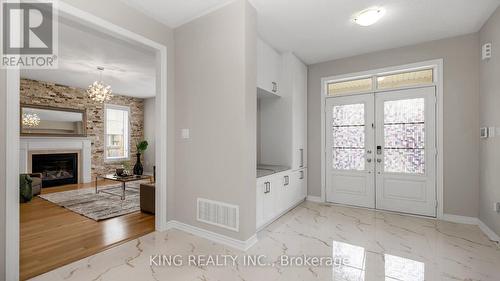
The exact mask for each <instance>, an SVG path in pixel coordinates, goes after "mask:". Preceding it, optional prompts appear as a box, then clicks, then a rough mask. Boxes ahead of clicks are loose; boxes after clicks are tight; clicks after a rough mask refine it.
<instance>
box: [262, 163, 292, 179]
mask: <svg viewBox="0 0 500 281" xmlns="http://www.w3.org/2000/svg"><path fill="white" fill-rule="evenodd" d="M286 170H290V167H287V166H279V165H261V164H259V165H257V178H262V177H265V176H269V175H272V174H277V173H279V172H283V171H286Z"/></svg>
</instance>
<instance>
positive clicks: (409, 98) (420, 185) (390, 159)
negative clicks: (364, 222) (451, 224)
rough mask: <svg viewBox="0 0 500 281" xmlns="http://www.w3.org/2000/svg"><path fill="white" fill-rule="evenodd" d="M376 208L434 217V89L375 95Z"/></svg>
mask: <svg viewBox="0 0 500 281" xmlns="http://www.w3.org/2000/svg"><path fill="white" fill-rule="evenodd" d="M375 100H376V102H375V103H376V109H375V112H376V118H375V119H376V123H375V127H376V145H377V146H376V149H375V152H376V154H375V156H376V190H377V191H376V194H377V197H376V206H377V209H383V210H389V211H398V212H403V213H410V214H418V215H424V216H431V217H435V216H436V152H437V150H436V135H435V134H436V133H435V132H436V125H435V124H436V117H435V116H436V102H435V101H436V98H435V88H434V87H427V88H418V89H409V90H401V91H391V92H384V93H378V94H376V98H375Z"/></svg>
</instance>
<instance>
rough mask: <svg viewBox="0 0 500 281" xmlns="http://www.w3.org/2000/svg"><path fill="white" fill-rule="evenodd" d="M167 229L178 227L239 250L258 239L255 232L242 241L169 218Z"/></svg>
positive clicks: (248, 246)
mask: <svg viewBox="0 0 500 281" xmlns="http://www.w3.org/2000/svg"><path fill="white" fill-rule="evenodd" d="M168 229H178V230H181V231H185V232H187V233H190V234H193V235H196V236H198V237H201V238H205V239H208V240H210V241H213V242H216V243H219V244H223V245H226V246H229V247H232V248H235V249H238V250H241V251H246V250H248V249H250V247H252V246H253V245H255V243H257V241H258V240H257V235H255V234H254V235H253V236H252V237H250V238H248V239H247V240H245V241H242V240H238V239H235V238H232V237H229V236H226V235H222V234H219V233H215V232H212V231H208V230H206V229H203V228H199V227H196V226H192V225H189V224H185V223H182V222H179V221H175V220H171V221H169V222H167V230H168Z"/></svg>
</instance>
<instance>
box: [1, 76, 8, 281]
mask: <svg viewBox="0 0 500 281" xmlns="http://www.w3.org/2000/svg"><path fill="white" fill-rule="evenodd" d="M6 74H7V73H6V71H5V70H3V69H0V85H1V86H0V280H6V276H5V236H6V232H5V231H6V228H5V211H6V210H5V208H6V203H5V202H6V201H5V200H6V197H5V195H6V194H5V191H6V190H7V183H6V179H5V172H6V171H5V168H6V164H7V158H6V155H5V151H6V149H7V147H6V140H5V138H6V134H5V128H6V122H5V119H6V115H5V114H6V104H5V100H6V95H7V91H6V88H5V84H6Z"/></svg>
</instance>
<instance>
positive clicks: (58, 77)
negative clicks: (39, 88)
mask: <svg viewBox="0 0 500 281" xmlns="http://www.w3.org/2000/svg"><path fill="white" fill-rule="evenodd" d="M58 61H59V68H58V69H53V70H46V69H43V70H36V69H24V70H21V77H23V78H28V79H34V80H42V81H47V82H54V83H57V84H61V85H66V86H71V87H77V88H82V89H87V87H88V86H89V85H90V84H91V83H93V82H94V81H95V80H98V79H99V72H98V70H97V67H98V66H101V67H104V72H103V74H102V80H103V81H104V83H106V84H108V85H110V86H111V89H112V91H113V94H117V95H124V96H131V97H137V98H150V97H154V96H155V92H156V90H155V89H156V86H155V76H156V70H155V66H156V62H155V53H154V52H153V51H152V50H148V49H145V48H144V47H141V46H138V45H137V46H136V45H133V44H131V43H128V42H125V41H123V40H120V39H118V38H114V37H111V36H109V35H106V34H104V33H101V32H98V31H95V30H92V29H90V28H87V27H84V26H80V25H77V24H74V23H69V22H61V23H59V55H58Z"/></svg>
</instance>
